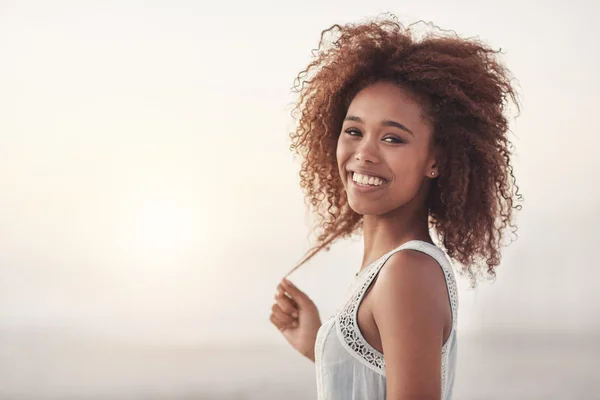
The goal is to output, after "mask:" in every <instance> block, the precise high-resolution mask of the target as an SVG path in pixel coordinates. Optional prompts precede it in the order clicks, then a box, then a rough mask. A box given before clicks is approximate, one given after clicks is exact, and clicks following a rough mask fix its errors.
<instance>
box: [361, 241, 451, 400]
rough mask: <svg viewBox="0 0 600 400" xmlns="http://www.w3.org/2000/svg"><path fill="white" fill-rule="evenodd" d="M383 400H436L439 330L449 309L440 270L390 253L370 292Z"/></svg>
mask: <svg viewBox="0 0 600 400" xmlns="http://www.w3.org/2000/svg"><path fill="white" fill-rule="evenodd" d="M372 295H373V297H374V302H373V304H374V306H373V317H374V319H375V323H376V324H377V327H378V329H379V334H380V337H381V343H382V347H383V353H384V357H385V368H386V386H387V387H386V391H387V399H388V400H417V399H418V400H434V399H435V400H439V399H440V398H441V354H442V344H443V340H444V337H443V336H444V326H447V324H448V323H451V318H452V317H451V309H450V304H449V301H448V291H447V288H446V283H445V279H444V275H443V271H442V269H441V268H440V266H439V265H438V264H437V262H436V261H435V260H434V259H432V258H431V257H429V256H427V255H425V254H422V253H419V252H417V251H412V250H405V251H401V252H399V253H396V254H394V255H393V256H392V257H390V259H389V260H388V261H387V263H386V265H385V266H384V267H383V268H382V270H381V272H380V274H379V277H378V278H377V281H376V282H375V285H374V287H373V294H372Z"/></svg>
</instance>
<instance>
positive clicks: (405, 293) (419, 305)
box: [372, 250, 450, 327]
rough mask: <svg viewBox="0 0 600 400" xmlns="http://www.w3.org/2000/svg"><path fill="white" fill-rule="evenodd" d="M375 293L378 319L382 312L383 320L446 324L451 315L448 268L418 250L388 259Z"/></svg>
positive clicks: (374, 288) (374, 310)
mask: <svg viewBox="0 0 600 400" xmlns="http://www.w3.org/2000/svg"><path fill="white" fill-rule="evenodd" d="M372 295H373V298H374V300H375V301H374V309H373V314H374V317H375V319H376V321H377V319H378V318H377V317H378V316H379V317H380V318H379V320H380V321H381V320H382V319H384V318H385V319H387V320H389V319H390V318H391V319H392V320H396V319H397V318H399V319H402V320H404V321H407V322H408V321H410V320H413V319H418V320H419V321H422V322H425V321H424V319H429V320H430V321H429V322H430V325H432V324H435V325H437V324H438V323H439V324H441V325H442V326H443V325H444V323H446V321H448V319H449V318H448V317H449V311H450V310H449V301H448V290H447V288H446V280H445V277H444V271H443V270H442V268H441V267H440V265H439V264H438V262H437V261H436V260H435V259H434V258H433V257H431V256H429V255H427V254H424V253H422V252H419V251H416V250H402V251H399V252H397V253H395V254H393V255H392V256H391V257H390V258H389V259H388V260H387V262H386V264H385V265H384V266H383V267H382V269H381V272H380V273H379V276H378V278H377V280H376V282H375V284H374V286H373V294H372ZM380 321H378V325H379V324H380ZM413 327H414V326H413Z"/></svg>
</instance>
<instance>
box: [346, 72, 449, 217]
mask: <svg viewBox="0 0 600 400" xmlns="http://www.w3.org/2000/svg"><path fill="white" fill-rule="evenodd" d="M423 114H424V112H423V109H422V107H421V106H420V105H419V104H418V103H416V102H415V101H414V100H413V99H412V98H411V97H410V96H409V94H408V92H407V91H406V90H404V89H402V88H400V87H398V86H397V85H395V84H393V83H390V82H378V83H375V84H372V85H370V86H368V87H366V88H365V89H363V90H361V91H360V92H359V93H358V94H357V95H356V96H355V97H354V99H353V100H352V103H351V104H350V107H349V108H348V112H347V114H346V117H345V119H344V123H343V125H342V131H341V133H340V136H339V139H338V144H337V151H336V157H337V163H338V170H339V173H340V177H341V178H342V182H343V183H344V187H345V189H346V193H347V196H348V203H349V205H350V208H352V209H353V210H354V211H355V212H357V213H359V214H362V215H381V214H386V213H388V212H390V211H393V210H395V209H397V208H399V207H403V206H406V205H407V204H413V205H415V206H417V207H418V206H419V205H421V204H424V202H425V199H426V197H427V192H428V190H429V184H430V182H429V181H430V179H431V178H435V177H437V176H438V170H437V167H436V164H435V157H434V151H433V149H432V146H431V140H432V130H431V126H430V124H429V123H428V122H427V121H426V120H425V119H424V118H423Z"/></svg>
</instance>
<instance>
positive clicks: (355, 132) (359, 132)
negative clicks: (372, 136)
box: [345, 128, 362, 137]
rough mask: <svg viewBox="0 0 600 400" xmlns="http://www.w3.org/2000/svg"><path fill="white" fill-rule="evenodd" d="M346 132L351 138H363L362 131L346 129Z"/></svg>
mask: <svg viewBox="0 0 600 400" xmlns="http://www.w3.org/2000/svg"><path fill="white" fill-rule="evenodd" d="M345 132H346V133H347V134H348V135H350V136H355V137H358V136H362V133H361V131H359V130H358V129H356V128H348V129H346V131H345Z"/></svg>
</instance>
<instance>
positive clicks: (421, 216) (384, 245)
mask: <svg viewBox="0 0 600 400" xmlns="http://www.w3.org/2000/svg"><path fill="white" fill-rule="evenodd" d="M407 206H408V207H401V208H398V209H396V210H394V211H392V212H390V213H388V214H384V215H365V216H364V217H363V232H364V255H363V262H362V267H361V270H362V269H363V268H365V267H366V266H367V265H369V264H371V263H372V262H373V261H375V260H377V259H378V258H379V257H381V256H382V255H384V254H385V253H387V252H389V251H391V250H393V249H395V248H397V247H398V246H400V245H402V244H404V243H406V242H408V241H410V240H422V241H425V242H429V243H432V240H431V236H430V235H429V220H428V218H429V216H428V212H427V209H426V208H424V207H422V208H421V209H418V210H414V209H410V208H411V207H410V206H409V205H407Z"/></svg>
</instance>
